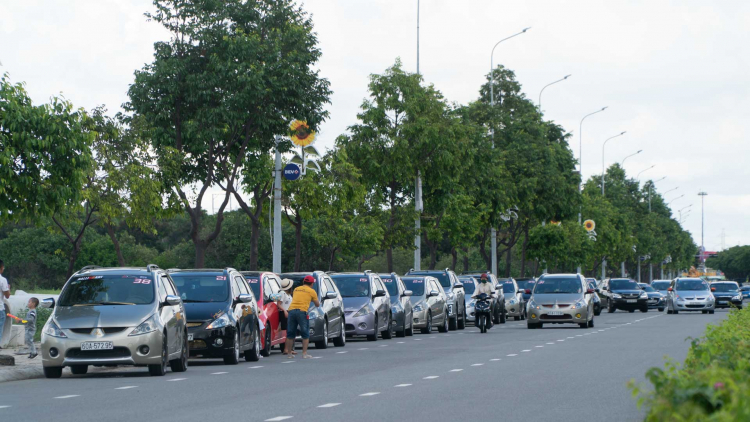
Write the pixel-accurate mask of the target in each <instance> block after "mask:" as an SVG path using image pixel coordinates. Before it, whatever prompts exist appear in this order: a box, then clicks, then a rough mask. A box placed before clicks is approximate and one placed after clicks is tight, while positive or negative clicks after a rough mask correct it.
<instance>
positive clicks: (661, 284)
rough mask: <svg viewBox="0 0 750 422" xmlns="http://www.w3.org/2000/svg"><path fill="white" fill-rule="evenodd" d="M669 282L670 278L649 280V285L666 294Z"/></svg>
mask: <svg viewBox="0 0 750 422" xmlns="http://www.w3.org/2000/svg"><path fill="white" fill-rule="evenodd" d="M670 284H672V280H654V281H652V282H651V287H653V288H654V290H656V291H658V292H661V293H663V294H664V295H665V296H666V294H667V289H668V288H669V285H670Z"/></svg>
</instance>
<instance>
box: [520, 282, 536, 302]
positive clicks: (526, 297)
mask: <svg viewBox="0 0 750 422" xmlns="http://www.w3.org/2000/svg"><path fill="white" fill-rule="evenodd" d="M534 283H536V279H535V278H533V277H521V278H517V279H516V284H518V288H519V289H521V291H522V292H523V301H524V302H525V303H528V302H529V298H530V297H531V294H527V293H526V291H527V290H528V291H532V290H534Z"/></svg>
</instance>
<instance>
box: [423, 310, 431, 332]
mask: <svg viewBox="0 0 750 422" xmlns="http://www.w3.org/2000/svg"><path fill="white" fill-rule="evenodd" d="M431 332H432V312H429V311H428V312H427V323H426V325H425V326H424V328H422V334H430V333H431Z"/></svg>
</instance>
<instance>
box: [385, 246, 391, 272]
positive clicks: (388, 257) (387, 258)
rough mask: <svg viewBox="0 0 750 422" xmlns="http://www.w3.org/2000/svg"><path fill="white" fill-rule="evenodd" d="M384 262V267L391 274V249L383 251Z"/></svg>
mask: <svg viewBox="0 0 750 422" xmlns="http://www.w3.org/2000/svg"><path fill="white" fill-rule="evenodd" d="M385 262H386V266H387V267H388V272H389V273H392V272H393V248H388V249H386V250H385Z"/></svg>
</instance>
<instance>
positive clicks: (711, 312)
mask: <svg viewBox="0 0 750 422" xmlns="http://www.w3.org/2000/svg"><path fill="white" fill-rule="evenodd" d="M714 312H716V311H713V310H711V311H708V313H709V314H711V315H713V314H714Z"/></svg>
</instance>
